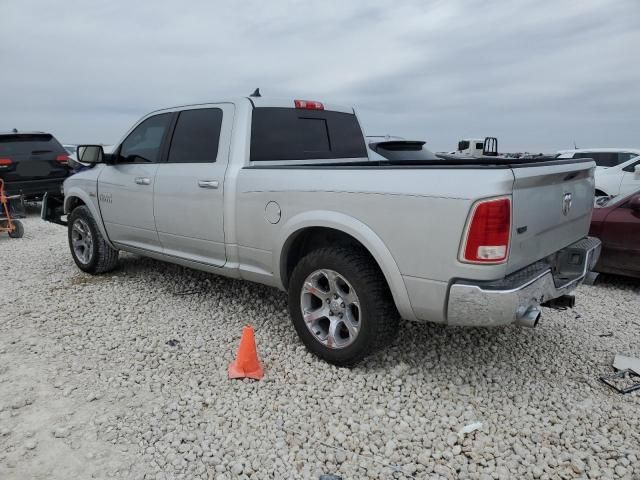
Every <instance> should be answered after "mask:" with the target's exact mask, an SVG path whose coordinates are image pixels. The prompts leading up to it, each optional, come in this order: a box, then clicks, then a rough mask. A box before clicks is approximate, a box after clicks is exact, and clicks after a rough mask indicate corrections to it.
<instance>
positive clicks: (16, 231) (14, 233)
mask: <svg viewBox="0 0 640 480" xmlns="http://www.w3.org/2000/svg"><path fill="white" fill-rule="evenodd" d="M11 223H13V230H11V231H10V232H9V236H10V237H11V238H22V237H23V235H24V225H22V222H21V221H20V220H12V221H11Z"/></svg>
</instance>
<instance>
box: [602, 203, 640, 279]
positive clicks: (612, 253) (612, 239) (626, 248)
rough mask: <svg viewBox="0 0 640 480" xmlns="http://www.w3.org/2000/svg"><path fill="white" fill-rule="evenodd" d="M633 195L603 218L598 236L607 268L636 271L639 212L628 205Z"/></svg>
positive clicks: (639, 261)
mask: <svg viewBox="0 0 640 480" xmlns="http://www.w3.org/2000/svg"><path fill="white" fill-rule="evenodd" d="M637 195H640V193H638V194H637ZM633 197H634V196H631V197H629V199H628V200H626V201H625V202H623V203H622V205H620V206H619V207H617V208H616V209H614V210H613V211H612V212H610V213H609V215H607V217H606V218H605V220H604V225H603V226H602V235H601V237H600V238H601V240H602V248H603V251H602V255H601V258H602V263H603V266H604V267H605V269H607V270H612V271H634V270H635V271H637V269H638V268H639V267H640V213H638V212H637V211H634V210H633V209H631V208H630V206H629V203H630V200H631V199H632V198H633Z"/></svg>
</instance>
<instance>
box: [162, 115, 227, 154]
mask: <svg viewBox="0 0 640 480" xmlns="http://www.w3.org/2000/svg"><path fill="white" fill-rule="evenodd" d="M221 128H222V110H220V109H219V108H203V109H198V110H184V111H182V112H180V116H179V117H178V122H177V123H176V128H175V130H174V131H173V138H172V139H171V148H170V149H169V162H172V163H209V162H215V161H216V157H217V156H218V143H219V141H220V129H221Z"/></svg>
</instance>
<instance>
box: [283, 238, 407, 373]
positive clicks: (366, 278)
mask: <svg viewBox="0 0 640 480" xmlns="http://www.w3.org/2000/svg"><path fill="white" fill-rule="evenodd" d="M289 312H290V314H291V318H292V320H293V325H294V327H295V329H296V331H297V332H298V335H299V336H300V339H301V340H302V342H303V343H304V344H305V346H306V347H307V348H308V349H309V350H310V351H311V352H313V353H314V354H316V355H317V356H318V357H320V358H322V359H324V360H326V361H327V362H329V363H332V364H334V365H338V366H353V365H355V364H357V363H358V362H360V361H361V360H362V359H364V358H365V357H366V356H367V355H368V354H370V353H372V352H374V351H375V350H377V349H379V348H382V347H386V346H387V345H388V344H389V343H391V341H392V340H393V337H394V336H395V334H396V333H397V330H398V319H399V315H398V312H397V310H396V308H395V305H394V303H393V299H392V297H391V292H390V291H389V288H388V286H387V284H386V282H385V279H384V277H383V276H382V273H381V272H380V270H379V268H378V266H377V265H376V264H375V262H374V261H373V260H372V259H371V257H370V256H369V255H368V254H367V253H366V252H365V251H363V250H360V249H356V248H322V249H319V250H315V251H313V252H311V253H309V254H308V255H307V256H305V257H304V258H303V259H302V260H300V262H299V263H298V265H296V267H295V269H294V270H293V273H292V275H291V281H290V285H289Z"/></svg>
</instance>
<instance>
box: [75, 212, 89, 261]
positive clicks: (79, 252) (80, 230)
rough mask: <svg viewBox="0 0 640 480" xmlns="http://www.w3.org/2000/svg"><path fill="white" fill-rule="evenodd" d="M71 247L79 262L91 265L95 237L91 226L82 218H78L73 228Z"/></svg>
mask: <svg viewBox="0 0 640 480" xmlns="http://www.w3.org/2000/svg"><path fill="white" fill-rule="evenodd" d="M71 247H72V248H73V253H74V254H75V256H76V258H77V259H78V260H80V261H81V262H82V263H83V264H85V265H87V264H89V262H90V261H91V257H92V256H93V237H92V236H91V230H89V225H87V222H85V221H84V220H83V219H81V218H76V220H75V221H74V222H73V226H72V227H71Z"/></svg>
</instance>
